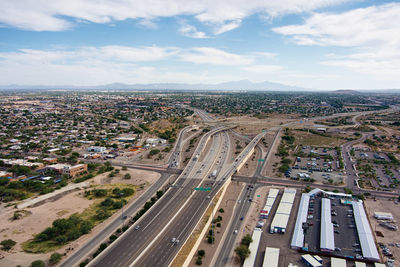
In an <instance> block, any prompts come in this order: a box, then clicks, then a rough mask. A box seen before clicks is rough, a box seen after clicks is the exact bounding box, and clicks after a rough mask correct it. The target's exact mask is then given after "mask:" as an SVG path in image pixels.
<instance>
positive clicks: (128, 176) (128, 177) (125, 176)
mask: <svg viewBox="0 0 400 267" xmlns="http://www.w3.org/2000/svg"><path fill="white" fill-rule="evenodd" d="M131 178H132V176H131V175H130V174H129V173H127V174H125V175H124V179H125V180H129V179H131Z"/></svg>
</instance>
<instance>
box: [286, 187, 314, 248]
mask: <svg viewBox="0 0 400 267" xmlns="http://www.w3.org/2000/svg"><path fill="white" fill-rule="evenodd" d="M309 202H310V195H309V194H307V193H303V194H302V195H301V199H300V205H299V210H298V211H297V219H296V224H295V226H294V230H293V237H292V242H291V243H290V247H291V248H293V249H304V230H303V224H304V223H306V221H307V211H308V204H309Z"/></svg>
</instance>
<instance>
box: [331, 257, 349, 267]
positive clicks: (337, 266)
mask: <svg viewBox="0 0 400 267" xmlns="http://www.w3.org/2000/svg"><path fill="white" fill-rule="evenodd" d="M331 267H346V260H345V259H340V258H333V257H332V258H331Z"/></svg>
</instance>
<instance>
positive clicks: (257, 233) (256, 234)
mask: <svg viewBox="0 0 400 267" xmlns="http://www.w3.org/2000/svg"><path fill="white" fill-rule="evenodd" d="M262 232H263V231H262V230H261V229H260V228H254V231H253V235H252V237H251V238H252V239H253V242H251V243H250V246H249V250H250V255H249V256H248V257H247V258H246V260H245V261H244V264H243V267H253V266H254V262H255V261H256V256H257V250H258V244H259V243H260V240H261V234H262Z"/></svg>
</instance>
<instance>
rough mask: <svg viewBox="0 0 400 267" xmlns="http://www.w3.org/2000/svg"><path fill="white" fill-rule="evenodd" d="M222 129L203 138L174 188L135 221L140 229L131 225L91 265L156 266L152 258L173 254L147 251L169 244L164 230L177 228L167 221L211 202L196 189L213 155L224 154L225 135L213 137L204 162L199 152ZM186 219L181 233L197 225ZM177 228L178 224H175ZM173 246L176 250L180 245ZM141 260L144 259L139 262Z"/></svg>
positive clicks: (211, 162)
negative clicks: (199, 160)
mask: <svg viewBox="0 0 400 267" xmlns="http://www.w3.org/2000/svg"><path fill="white" fill-rule="evenodd" d="M222 130H225V128H221V127H220V128H217V129H215V130H212V131H210V132H208V133H207V134H206V135H204V136H203V137H202V139H201V140H200V143H199V145H198V147H197V148H196V151H195V153H194V154H193V157H192V159H191V160H190V161H189V163H188V165H187V166H186V168H185V169H184V171H183V172H182V174H181V176H180V177H179V178H178V179H177V182H176V183H175V184H174V186H173V187H171V188H170V189H169V190H168V191H167V193H166V194H165V195H164V196H163V197H162V198H161V199H160V200H159V201H158V202H157V203H156V204H155V206H153V208H152V209H150V210H149V211H148V212H147V213H146V214H145V215H144V216H143V217H142V218H141V219H140V220H139V221H138V222H137V223H136V225H139V229H138V230H135V227H136V226H135V227H131V228H130V229H129V230H128V231H127V233H126V234H125V235H124V236H122V237H121V239H118V240H117V241H116V242H114V243H115V245H113V246H111V247H110V249H108V250H106V251H105V253H102V254H100V255H99V256H98V257H97V258H96V259H94V260H93V261H92V262H91V263H90V266H129V265H130V264H132V263H134V262H135V266H156V265H152V264H153V262H152V261H153V260H155V259H160V258H161V259H162V258H163V257H167V256H170V253H166V254H165V255H164V256H163V255H159V254H160V252H159V251H158V252H157V254H156V255H157V257H154V256H153V257H147V256H145V254H146V253H147V254H149V253H150V255H152V252H153V250H154V248H155V247H156V246H157V244H159V243H162V242H163V243H165V244H164V245H165V246H168V245H169V244H170V240H165V239H163V238H162V235H163V234H164V233H165V234H167V235H168V234H174V231H173V229H174V228H172V229H170V227H168V225H166V224H167V223H168V222H171V221H176V219H177V218H182V216H183V218H186V217H188V216H189V217H190V218H192V217H193V212H194V211H195V210H194V206H196V207H199V206H200V207H206V206H208V204H209V203H207V202H209V201H210V199H211V198H210V199H208V198H207V193H208V192H201V191H194V190H193V188H194V187H198V186H200V184H201V182H202V179H203V176H204V175H205V173H206V170H210V169H211V167H212V164H213V163H214V161H213V160H212V158H217V155H219V154H220V153H221V150H222V145H223V144H224V142H222V138H223V136H224V135H220V134H218V135H216V138H214V139H213V145H212V148H213V149H210V150H209V151H208V153H207V155H206V157H205V160H204V161H203V163H200V162H198V161H197V159H198V156H197V155H200V154H201V152H202V151H203V149H204V148H205V146H206V143H207V138H208V137H209V136H211V135H213V134H215V133H217V132H219V131H222ZM201 168H203V172H204V173H198V171H199V170H200V169H201ZM209 183H210V182H209V181H207V182H203V183H202V186H207V187H209V186H210V184H209ZM217 188H218V187H214V188H213V191H211V194H215V192H217V190H218V189H217ZM199 204H200V205H199ZM204 204H207V205H204ZM180 211H181V212H180ZM188 214H189V215H188ZM185 222H186V223H185V225H188V227H187V230H185V231H183V232H182V233H183V234H189V233H190V232H191V230H192V226H193V227H194V226H195V225H196V224H197V221H194V220H191V219H189V221H187V220H186V219H185ZM165 225H166V226H165ZM174 227H177V226H176V224H175V225H174ZM178 229H179V230H180V231H182V227H181V226H179V227H178ZM182 237H184V236H182ZM171 248H172V249H173V250H176V252H177V251H178V249H179V244H178V245H177V246H172V247H171ZM153 255H154V254H153ZM139 260H140V261H141V262H137V261H139ZM170 260H172V259H170ZM148 264H149V265H148Z"/></svg>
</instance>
